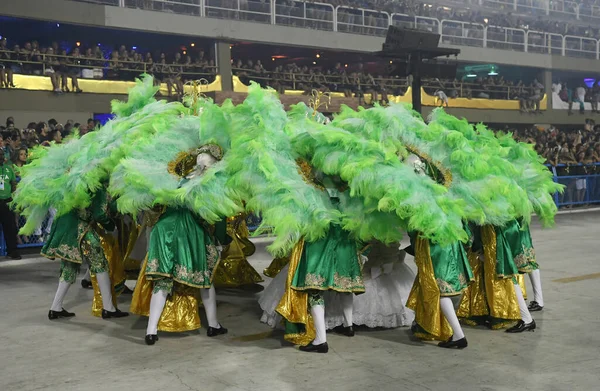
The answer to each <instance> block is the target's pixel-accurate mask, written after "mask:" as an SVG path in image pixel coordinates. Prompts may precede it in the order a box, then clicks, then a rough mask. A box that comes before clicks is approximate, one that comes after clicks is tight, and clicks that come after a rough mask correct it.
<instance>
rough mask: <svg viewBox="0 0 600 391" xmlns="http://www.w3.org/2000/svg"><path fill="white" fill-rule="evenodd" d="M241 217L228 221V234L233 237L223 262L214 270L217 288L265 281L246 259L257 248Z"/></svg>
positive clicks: (226, 248) (226, 249)
mask: <svg viewBox="0 0 600 391" xmlns="http://www.w3.org/2000/svg"><path fill="white" fill-rule="evenodd" d="M239 219H240V217H235V218H233V219H228V221H227V234H228V235H229V236H230V237H231V243H230V244H229V245H228V246H227V247H225V249H223V253H222V254H221V262H219V264H218V265H217V267H216V269H215V271H214V275H213V285H214V286H215V287H216V288H238V287H242V286H244V285H254V284H258V283H260V282H263V279H262V277H261V276H260V274H258V272H257V271H256V269H254V268H253V267H252V265H250V263H249V262H248V260H247V259H246V257H248V256H250V255H252V254H254V252H255V250H256V248H255V246H254V243H252V242H251V241H250V240H248V235H249V232H248V228H247V226H246V222H245V220H243V219H241V220H239Z"/></svg>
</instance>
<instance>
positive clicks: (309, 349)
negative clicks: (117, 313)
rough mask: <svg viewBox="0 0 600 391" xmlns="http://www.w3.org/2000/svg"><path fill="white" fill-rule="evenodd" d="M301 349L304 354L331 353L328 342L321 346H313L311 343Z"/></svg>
mask: <svg viewBox="0 0 600 391" xmlns="http://www.w3.org/2000/svg"><path fill="white" fill-rule="evenodd" d="M299 349H300V350H301V351H303V352H309V353H327V352H328V351H329V345H327V342H323V343H322V344H319V345H313V343H312V342H311V343H310V344H308V345H306V346H300V348H299Z"/></svg>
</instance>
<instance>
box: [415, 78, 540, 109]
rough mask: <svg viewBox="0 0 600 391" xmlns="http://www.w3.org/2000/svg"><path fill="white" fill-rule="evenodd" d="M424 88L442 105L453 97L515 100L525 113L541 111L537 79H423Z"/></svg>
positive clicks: (446, 103) (446, 104)
mask: <svg viewBox="0 0 600 391" xmlns="http://www.w3.org/2000/svg"><path fill="white" fill-rule="evenodd" d="M423 89H424V90H425V92H426V93H427V94H429V95H433V96H436V97H437V98H438V99H439V101H440V104H441V105H445V106H448V100H449V99H453V98H467V99H472V98H479V99H501V100H518V101H519V108H520V110H521V112H528V113H540V101H541V100H542V99H543V98H544V86H543V85H542V84H541V83H540V82H539V81H538V80H537V79H534V80H533V81H532V82H531V83H529V84H527V83H524V82H523V81H522V80H518V81H516V82H514V81H512V80H507V79H505V78H504V77H503V76H488V77H478V78H476V79H474V80H473V82H469V81H466V82H462V81H459V80H457V79H454V80H440V79H425V80H423Z"/></svg>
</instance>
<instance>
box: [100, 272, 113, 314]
mask: <svg viewBox="0 0 600 391" xmlns="http://www.w3.org/2000/svg"><path fill="white" fill-rule="evenodd" d="M96 281H98V288H100V296H102V308H104V309H105V310H106V311H109V312H115V311H116V310H117V309H116V308H115V306H114V304H113V301H112V282H111V281H110V276H109V275H108V272H102V273H96Z"/></svg>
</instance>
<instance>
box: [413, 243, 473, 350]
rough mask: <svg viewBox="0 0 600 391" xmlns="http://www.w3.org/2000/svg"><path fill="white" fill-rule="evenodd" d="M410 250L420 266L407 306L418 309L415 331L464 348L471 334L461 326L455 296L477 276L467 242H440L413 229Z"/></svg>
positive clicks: (418, 266)
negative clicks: (464, 243)
mask: <svg viewBox="0 0 600 391" xmlns="http://www.w3.org/2000/svg"><path fill="white" fill-rule="evenodd" d="M409 236H410V239H411V245H410V246H409V247H408V248H407V249H406V252H407V253H409V254H411V255H413V256H414V257H415V264H416V265H417V268H418V273H417V277H416V278H415V283H414V285H413V288H412V290H411V292H410V296H409V298H408V302H407V304H406V306H407V307H408V308H411V309H412V310H413V311H415V325H414V327H413V331H414V334H415V335H416V336H417V337H419V338H422V339H425V340H429V339H434V340H440V341H442V342H440V343H438V346H439V347H442V348H448V349H452V348H457V349H464V348H466V347H467V346H468V343H467V338H466V337H465V334H464V332H463V330H462V327H461V326H460V322H459V321H458V317H457V316H456V311H455V310H454V305H453V304H452V299H451V297H453V296H459V295H461V294H462V292H463V291H464V290H465V289H466V288H467V286H468V284H469V283H470V282H471V281H472V280H473V274H472V272H471V267H470V265H469V260H468V258H467V250H466V249H465V245H463V243H459V242H457V243H455V244H452V245H449V246H440V245H438V244H434V243H431V242H430V241H428V240H427V239H425V238H423V237H421V236H420V235H419V233H417V232H412V233H410V235H409Z"/></svg>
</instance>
